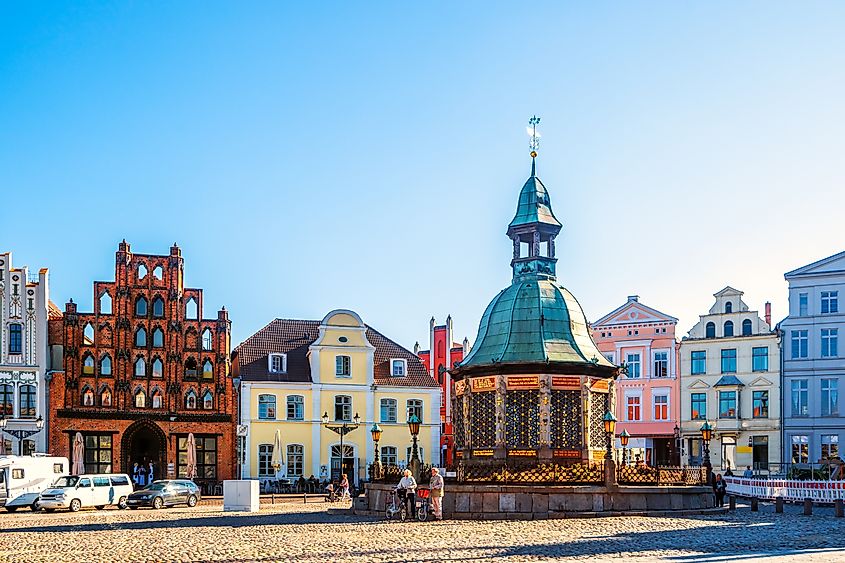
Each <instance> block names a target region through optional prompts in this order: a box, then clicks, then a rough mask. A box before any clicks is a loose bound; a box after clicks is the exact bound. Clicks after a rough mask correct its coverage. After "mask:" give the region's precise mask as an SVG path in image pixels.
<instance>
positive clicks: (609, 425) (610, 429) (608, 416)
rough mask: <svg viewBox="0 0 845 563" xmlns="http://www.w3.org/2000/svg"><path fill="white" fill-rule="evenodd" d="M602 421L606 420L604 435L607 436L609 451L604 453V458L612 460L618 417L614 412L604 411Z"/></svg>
mask: <svg viewBox="0 0 845 563" xmlns="http://www.w3.org/2000/svg"><path fill="white" fill-rule="evenodd" d="M602 421H603V422H604V435H605V437H606V438H607V453H606V454H604V459H607V460H612V459H613V442H612V440H613V434H614V433H615V432H616V417H615V416H613V413H612V412H610V411H607V412H606V413H604V416H603V417H602Z"/></svg>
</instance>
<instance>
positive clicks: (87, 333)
mask: <svg viewBox="0 0 845 563" xmlns="http://www.w3.org/2000/svg"><path fill="white" fill-rule="evenodd" d="M82 345H83V346H93V345H94V327H93V326H91V323H86V324H85V328H84V329H82Z"/></svg>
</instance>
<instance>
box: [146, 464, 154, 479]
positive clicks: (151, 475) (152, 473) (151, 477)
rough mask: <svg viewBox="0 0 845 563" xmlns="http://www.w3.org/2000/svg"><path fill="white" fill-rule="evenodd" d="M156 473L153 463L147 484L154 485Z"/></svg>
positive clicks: (148, 473)
mask: <svg viewBox="0 0 845 563" xmlns="http://www.w3.org/2000/svg"><path fill="white" fill-rule="evenodd" d="M154 475H155V471H154V470H153V462H150V469H149V471H148V472H147V483H149V484H152V482H153V481H155V477H154Z"/></svg>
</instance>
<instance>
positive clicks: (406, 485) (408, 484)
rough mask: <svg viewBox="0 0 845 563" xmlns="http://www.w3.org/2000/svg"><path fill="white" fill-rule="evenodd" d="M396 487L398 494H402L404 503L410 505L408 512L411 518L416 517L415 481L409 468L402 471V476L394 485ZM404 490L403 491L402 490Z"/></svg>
mask: <svg viewBox="0 0 845 563" xmlns="http://www.w3.org/2000/svg"><path fill="white" fill-rule="evenodd" d="M396 489H397V490H398V491H399V495H400V496H403V498H404V501H405V505H406V506H407V505H408V504H410V505H411V507H410V512H411V518H416V517H417V481H416V479H414V476H413V475H411V470H410V469H406V470H405V472H404V477H402V479H400V480H399V484H398V485H396ZM403 491H404V492H403Z"/></svg>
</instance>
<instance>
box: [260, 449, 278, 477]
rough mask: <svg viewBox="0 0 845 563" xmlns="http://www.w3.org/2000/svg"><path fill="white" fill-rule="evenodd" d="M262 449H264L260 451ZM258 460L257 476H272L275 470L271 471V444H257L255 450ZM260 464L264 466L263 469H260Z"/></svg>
mask: <svg viewBox="0 0 845 563" xmlns="http://www.w3.org/2000/svg"><path fill="white" fill-rule="evenodd" d="M262 450H264V451H262ZM262 458H263V459H262ZM257 460H258V476H259V477H273V476H275V474H276V472H275V471H273V465H272V463H273V444H258V452H257ZM262 465H264V466H265V469H266V470H265V471H261V469H262V467H261V466H262Z"/></svg>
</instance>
